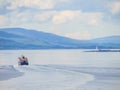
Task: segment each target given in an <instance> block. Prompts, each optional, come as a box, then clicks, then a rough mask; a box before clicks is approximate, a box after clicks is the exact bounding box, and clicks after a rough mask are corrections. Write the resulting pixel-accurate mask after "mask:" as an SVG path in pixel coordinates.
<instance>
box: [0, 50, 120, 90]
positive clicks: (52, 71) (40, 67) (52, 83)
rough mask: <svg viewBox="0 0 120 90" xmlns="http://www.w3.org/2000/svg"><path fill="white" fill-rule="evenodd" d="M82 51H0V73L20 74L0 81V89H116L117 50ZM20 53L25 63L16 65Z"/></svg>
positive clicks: (118, 72)
mask: <svg viewBox="0 0 120 90" xmlns="http://www.w3.org/2000/svg"><path fill="white" fill-rule="evenodd" d="M84 51H85V50H79V49H78V50H1V51H0V70H1V73H2V72H3V71H4V72H7V75H10V74H11V73H9V72H13V74H16V72H17V74H18V72H20V73H23V74H22V75H21V76H18V77H14V76H13V77H12V78H10V79H7V80H2V81H0V89H1V90H119V88H120V53H119V52H84ZM21 55H25V56H26V57H28V60H29V63H30V65H29V66H18V65H17V62H18V57H19V56H21ZM1 73H0V74H1ZM1 75H2V74H1Z"/></svg>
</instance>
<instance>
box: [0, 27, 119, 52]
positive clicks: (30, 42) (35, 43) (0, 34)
mask: <svg viewBox="0 0 120 90" xmlns="http://www.w3.org/2000/svg"><path fill="white" fill-rule="evenodd" d="M96 46H98V47H99V48H105V49H108V48H109V49H120V36H109V37H103V38H97V39H92V40H75V39H70V38H67V37H63V36H59V35H55V34H51V33H46V32H41V31H36V30H28V29H24V28H0V49H3V50H4V49H94V48H96Z"/></svg>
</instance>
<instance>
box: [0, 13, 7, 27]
mask: <svg viewBox="0 0 120 90" xmlns="http://www.w3.org/2000/svg"><path fill="white" fill-rule="evenodd" d="M6 24H7V19H6V17H5V16H3V15H0V26H2V25H6Z"/></svg>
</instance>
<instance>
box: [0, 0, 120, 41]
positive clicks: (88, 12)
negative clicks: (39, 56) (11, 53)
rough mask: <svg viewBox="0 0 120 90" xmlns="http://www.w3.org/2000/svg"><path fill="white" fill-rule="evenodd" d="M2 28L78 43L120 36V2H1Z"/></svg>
mask: <svg viewBox="0 0 120 90" xmlns="http://www.w3.org/2000/svg"><path fill="white" fill-rule="evenodd" d="M0 27H1V28H5V27H22V28H27V29H36V30H39V31H44V32H50V33H55V34H58V35H62V36H67V37H70V38H75V39H91V38H97V37H105V36H111V35H120V0H0Z"/></svg>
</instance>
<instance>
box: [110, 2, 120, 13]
mask: <svg viewBox="0 0 120 90" xmlns="http://www.w3.org/2000/svg"><path fill="white" fill-rule="evenodd" d="M108 9H109V10H110V12H111V13H112V14H118V13H120V1H112V2H111V3H109V4H108Z"/></svg>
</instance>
